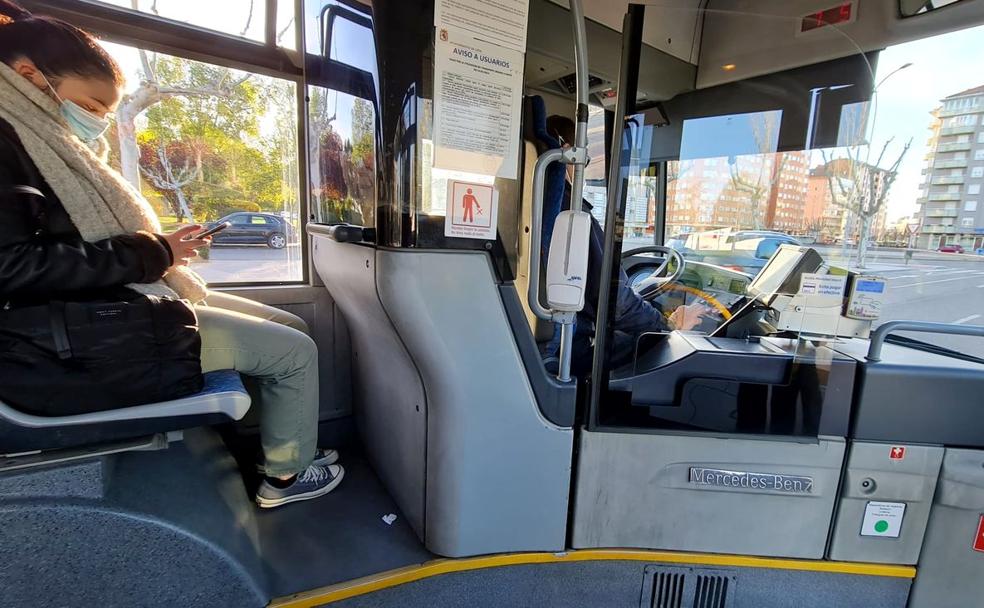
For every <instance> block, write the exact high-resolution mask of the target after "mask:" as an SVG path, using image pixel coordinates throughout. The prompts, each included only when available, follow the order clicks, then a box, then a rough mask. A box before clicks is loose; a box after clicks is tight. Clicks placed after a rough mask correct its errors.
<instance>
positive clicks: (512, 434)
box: [326, 250, 573, 556]
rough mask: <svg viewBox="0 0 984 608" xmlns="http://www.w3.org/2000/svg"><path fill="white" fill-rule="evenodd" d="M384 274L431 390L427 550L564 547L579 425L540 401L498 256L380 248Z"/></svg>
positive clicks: (397, 318)
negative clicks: (501, 284) (558, 418)
mask: <svg viewBox="0 0 984 608" xmlns="http://www.w3.org/2000/svg"><path fill="white" fill-rule="evenodd" d="M376 272H377V276H376V286H377V288H378V290H379V298H380V300H381V301H382V303H383V307H384V308H385V309H386V312H387V314H388V315H389V318H391V319H392V321H393V325H394V327H395V328H396V330H397V332H398V333H399V335H400V337H401V339H402V340H403V342H404V343H405V344H406V347H407V350H408V351H409V352H410V354H411V355H412V357H413V360H414V363H415V364H416V365H417V367H418V369H419V370H420V375H421V377H422V378H423V380H424V386H425V387H426V391H427V493H426V530H427V534H426V544H427V548H428V549H430V550H431V551H434V552H436V553H439V554H441V555H447V556H465V555H475V554H482V553H496V552H510V551H534V550H538V551H549V550H554V551H557V550H562V549H563V548H564V547H565V540H566V532H567V506H568V496H569V492H570V467H571V451H572V443H573V431H572V430H571V429H569V428H562V427H558V426H556V425H554V424H553V423H551V422H550V421H549V420H547V419H546V418H545V417H544V416H543V415H542V414H541V413H540V410H539V408H538V407H537V402H536V398H535V396H534V393H533V390H532V388H531V386H530V382H529V379H528V378H527V375H526V369H525V368H524V366H523V361H522V358H521V357H520V353H519V351H518V349H517V346H516V341H515V339H514V338H513V335H512V331H511V328H510V324H509V320H508V318H507V317H506V313H505V310H504V309H503V304H502V299H501V298H500V294H499V291H498V289H497V287H496V282H495V277H494V274H493V271H492V267H491V265H490V262H489V259H488V256H487V254H485V253H483V252H433V251H432V252H427V251H407V250H399V251H392V250H378V251H377V257H376ZM326 283H327V281H326ZM351 324H352V325H354V323H351ZM354 333H355V330H354V329H353V334H354ZM382 371H383V373H385V374H388V370H385V369H383V370H382ZM386 381H387V382H389V383H394V381H395V379H393V378H389V379H387V380H386ZM370 406H375V407H378V404H375V403H373V404H370ZM396 431H397V429H396V428H393V429H392V430H391V432H393V433H395V432H396ZM369 448H370V449H373V448H372V446H369ZM377 449H378V448H377ZM381 474H384V472H381Z"/></svg>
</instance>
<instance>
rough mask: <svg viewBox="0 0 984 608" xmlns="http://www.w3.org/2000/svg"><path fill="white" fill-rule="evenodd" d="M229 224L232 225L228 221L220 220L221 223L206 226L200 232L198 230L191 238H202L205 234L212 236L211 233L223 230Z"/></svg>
mask: <svg viewBox="0 0 984 608" xmlns="http://www.w3.org/2000/svg"><path fill="white" fill-rule="evenodd" d="M229 226H232V224H231V223H229V222H222V223H221V224H216V225H215V226H212V227H211V228H208V229H206V230H202V231H201V232H199V233H198V234H196V235H195V236H193V237H191V238H192V239H196V240H197V239H203V238H205V237H207V236H212V235H213V234H216V233H218V232H222V231H223V230H225V229H226V228H228V227H229Z"/></svg>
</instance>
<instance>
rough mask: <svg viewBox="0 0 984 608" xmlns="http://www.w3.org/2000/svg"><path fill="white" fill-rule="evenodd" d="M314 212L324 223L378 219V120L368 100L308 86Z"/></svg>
mask: <svg viewBox="0 0 984 608" xmlns="http://www.w3.org/2000/svg"><path fill="white" fill-rule="evenodd" d="M308 99H309V103H308V128H309V129H310V133H311V138H312V141H311V151H312V152H311V155H310V157H309V158H308V162H309V164H310V168H309V173H310V180H311V213H312V216H313V218H314V221H315V222H318V223H321V224H336V223H346V224H355V225H358V226H375V224H376V179H375V177H376V172H375V157H376V156H375V154H376V152H375V124H376V115H375V111H374V110H373V107H372V104H371V103H369V102H368V101H366V100H364V99H361V98H358V97H353V96H351V95H347V94H345V93H339V92H338V91H332V90H331V89H325V88H322V87H308Z"/></svg>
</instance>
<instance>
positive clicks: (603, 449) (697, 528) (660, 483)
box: [572, 431, 844, 559]
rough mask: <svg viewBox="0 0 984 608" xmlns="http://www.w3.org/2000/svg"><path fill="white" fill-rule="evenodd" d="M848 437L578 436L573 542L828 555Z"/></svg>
mask: <svg viewBox="0 0 984 608" xmlns="http://www.w3.org/2000/svg"><path fill="white" fill-rule="evenodd" d="M843 459H844V440H843V439H840V438H821V439H819V440H813V441H780V440H776V439H773V438H769V439H757V438H744V437H742V438H739V437H734V436H728V437H725V436H721V437H716V436H709V435H698V434H686V433H671V432H665V433H652V434H645V435H641V434H630V433H616V432H608V433H596V432H587V431H583V432H582V433H581V442H580V455H579V460H578V477H577V488H576V494H575V496H576V498H575V505H574V528H573V542H572V544H573V546H574V547H575V548H591V547H643V548H651V549H671V550H679V551H706V552H712V553H737V554H743V555H770V556H779V557H802V558H813V559H818V558H822V557H823V555H824V550H825V549H826V544H827V535H828V532H829V529H830V522H831V518H832V514H833V508H834V501H835V499H836V498H837V488H838V482H839V479H840V472H841V465H842V463H843Z"/></svg>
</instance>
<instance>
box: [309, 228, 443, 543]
mask: <svg viewBox="0 0 984 608" xmlns="http://www.w3.org/2000/svg"><path fill="white" fill-rule="evenodd" d="M311 249H312V254H313V257H314V265H315V268H316V269H317V271H318V274H319V275H320V276H321V279H322V280H323V281H324V283H325V286H326V287H327V288H328V290H329V291H330V292H331V294H332V297H333V298H334V299H335V303H336V305H337V306H338V307H339V308H340V309H341V311H342V314H343V315H344V316H345V320H346V322H347V325H348V328H349V334H350V336H351V344H352V353H351V357H352V380H353V391H352V393H353V394H352V399H353V402H354V404H353V410H354V415H355V419H356V423H357V425H358V427H359V432H360V434H361V436H362V440H363V442H364V443H365V447H366V453H367V454H368V456H369V459H370V461H371V462H372V464H373V466H374V468H375V469H376V472H377V474H378V475H379V477H380V479H381V480H382V481H383V485H385V486H386V489H387V490H388V491H389V492H390V494H392V495H393V498H394V500H395V501H396V503H397V504H398V505H399V506H400V509H401V510H402V511H403V513H404V515H406V517H407V519H408V520H409V521H410V524H411V526H413V529H414V531H416V532H417V534H418V535H419V536H420V537H421V538H424V536H425V531H424V474H425V460H424V459H425V454H426V442H427V428H426V424H427V422H426V421H427V398H426V395H425V393H424V386H423V382H422V381H421V378H420V374H419V373H418V372H417V368H416V366H415V364H414V361H413V359H412V358H411V357H410V354H409V353H408V352H407V350H406V348H405V347H404V345H403V342H402V341H401V340H400V336H399V335H397V333H396V331H395V329H394V328H393V324H392V323H391V322H390V319H389V317H388V316H387V315H386V311H385V310H383V307H382V305H381V304H380V301H379V296H378V294H377V293H376V268H375V264H376V250H375V249H373V248H371V247H365V246H362V245H356V244H351V243H337V242H335V241H333V240H331V239H330V238H328V237H327V236H322V235H320V234H318V235H315V236H314V237H313V238H312V246H311Z"/></svg>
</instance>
